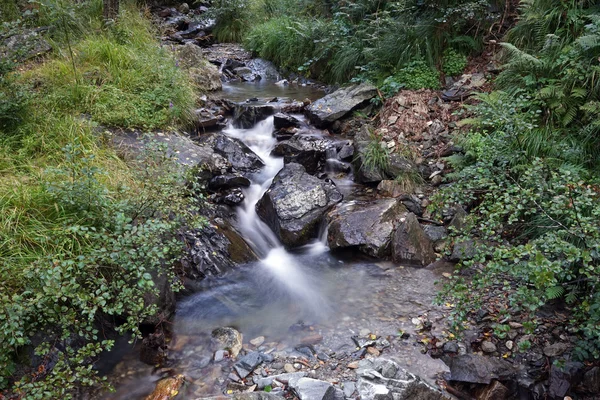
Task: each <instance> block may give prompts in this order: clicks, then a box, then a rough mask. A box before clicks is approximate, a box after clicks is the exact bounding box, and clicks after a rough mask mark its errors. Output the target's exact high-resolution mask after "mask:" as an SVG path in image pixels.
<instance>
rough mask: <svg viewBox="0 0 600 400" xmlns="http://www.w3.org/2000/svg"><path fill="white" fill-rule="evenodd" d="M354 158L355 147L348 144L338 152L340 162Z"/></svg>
mask: <svg viewBox="0 0 600 400" xmlns="http://www.w3.org/2000/svg"><path fill="white" fill-rule="evenodd" d="M352 156H354V146H353V145H351V144H346V145H344V146H342V148H341V149H340V151H339V152H338V158H339V159H340V160H348V159H350V158H352Z"/></svg>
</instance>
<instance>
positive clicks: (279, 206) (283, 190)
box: [256, 163, 342, 247]
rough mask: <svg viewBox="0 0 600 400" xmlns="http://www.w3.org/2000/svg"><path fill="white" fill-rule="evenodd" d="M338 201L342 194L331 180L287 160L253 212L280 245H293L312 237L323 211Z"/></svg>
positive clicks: (300, 244)
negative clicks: (313, 174) (268, 227)
mask: <svg viewBox="0 0 600 400" xmlns="http://www.w3.org/2000/svg"><path fill="white" fill-rule="evenodd" d="M341 200H342V194H341V193H340V191H339V190H338V189H337V188H336V187H335V185H334V184H333V183H331V182H326V181H322V180H320V179H318V178H316V177H314V176H312V175H309V174H307V173H306V170H305V168H304V167H303V166H302V165H300V164H295V163H291V164H288V165H286V166H285V167H284V168H283V169H282V170H281V171H280V172H279V173H278V174H277V175H276V176H275V178H274V179H273V183H272V184H271V187H270V188H269V189H268V190H267V191H266V192H265V194H264V195H263V197H262V198H261V199H260V200H259V201H258V204H257V205H256V211H257V213H258V215H259V216H260V218H261V219H262V220H263V221H265V222H266V223H267V225H269V226H270V227H271V229H272V230H273V232H275V234H276V235H277V236H278V237H279V238H280V239H281V241H282V243H283V244H284V245H286V246H288V247H295V246H302V245H304V244H306V243H308V242H309V241H310V240H311V239H313V238H315V237H316V235H317V231H318V228H319V224H320V223H321V221H322V219H323V216H324V214H325V213H326V212H327V211H328V210H329V209H330V208H331V207H333V206H334V205H335V204H336V203H338V202H340V201H341Z"/></svg>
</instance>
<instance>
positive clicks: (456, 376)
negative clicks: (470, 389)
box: [442, 354, 518, 385]
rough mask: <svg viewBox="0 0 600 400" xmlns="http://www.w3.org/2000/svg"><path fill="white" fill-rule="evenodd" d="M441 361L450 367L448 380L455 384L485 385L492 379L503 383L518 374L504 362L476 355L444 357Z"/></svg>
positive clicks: (511, 366) (509, 364)
mask: <svg viewBox="0 0 600 400" xmlns="http://www.w3.org/2000/svg"><path fill="white" fill-rule="evenodd" d="M442 360H443V361H444V363H446V365H448V367H450V380H451V381H457V382H466V383H481V384H486V385H487V384H489V383H490V382H491V381H492V380H493V379H497V380H501V381H505V380H509V379H511V378H514V377H515V376H516V374H517V372H518V371H517V369H516V368H515V366H514V365H513V364H511V363H509V362H508V361H506V360H503V359H499V358H493V357H487V356H481V355H477V354H464V355H461V356H455V357H449V356H446V357H443V358H442Z"/></svg>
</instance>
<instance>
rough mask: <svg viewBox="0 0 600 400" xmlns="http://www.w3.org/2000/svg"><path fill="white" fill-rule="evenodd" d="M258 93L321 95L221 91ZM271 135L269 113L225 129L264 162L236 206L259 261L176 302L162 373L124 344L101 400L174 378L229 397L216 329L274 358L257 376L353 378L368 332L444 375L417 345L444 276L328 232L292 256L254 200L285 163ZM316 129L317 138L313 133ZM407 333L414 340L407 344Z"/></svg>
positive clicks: (398, 355)
mask: <svg viewBox="0 0 600 400" xmlns="http://www.w3.org/2000/svg"><path fill="white" fill-rule="evenodd" d="M258 95H260V96H261V97H271V96H274V97H275V96H276V97H289V98H298V99H303V98H307V97H308V98H312V99H314V98H316V97H318V96H321V95H322V93H315V91H314V90H312V91H311V89H310V88H302V87H300V88H299V87H297V86H294V87H287V86H286V87H280V86H277V87H275V85H269V86H264V85H263V86H261V85H258V84H229V85H225V88H224V93H223V96H224V97H228V98H231V99H232V100H235V101H240V100H241V99H245V98H249V97H255V96H257V97H258ZM273 131H274V126H273V117H269V118H267V119H266V120H263V121H260V122H258V123H257V124H256V125H255V126H254V127H252V128H251V129H236V128H233V127H232V126H229V127H227V128H226V129H224V131H223V133H224V134H226V135H228V136H230V137H234V138H237V139H240V140H242V141H243V142H244V143H245V144H246V145H248V147H250V149H252V150H253V151H254V152H255V153H256V154H257V155H258V156H260V158H261V159H262V160H263V162H264V164H265V166H264V168H263V169H262V170H261V171H260V172H259V173H256V174H254V175H253V176H252V179H251V185H250V186H249V187H247V188H245V189H244V195H245V201H244V203H243V204H242V205H240V206H238V208H237V215H238V230H239V231H240V233H241V235H242V236H243V238H244V239H245V240H246V241H247V243H248V244H249V245H250V247H251V248H252V249H253V250H254V252H255V253H256V254H257V255H258V256H259V258H260V261H258V262H254V263H250V264H247V265H243V266H240V267H239V268H237V269H235V270H234V271H232V272H230V273H228V274H226V275H225V276H223V277H211V278H207V279H205V280H203V281H202V282H200V283H199V284H198V288H199V289H200V290H199V291H198V292H197V293H195V294H193V295H191V296H189V297H187V298H185V299H183V300H182V301H180V302H179V303H178V308H177V312H176V316H175V318H174V320H173V326H172V331H173V334H174V342H173V343H171V344H170V346H169V347H170V349H169V360H168V362H167V365H166V366H165V367H164V368H158V369H157V368H154V367H152V366H148V365H146V364H143V363H142V362H140V361H139V353H138V351H136V349H135V347H134V348H133V349H132V348H131V346H130V345H127V344H126V343H125V341H123V343H118V344H117V346H116V347H115V350H113V352H111V355H110V357H109V358H110V363H109V364H110V366H111V367H110V368H107V367H104V369H106V370H105V371H101V372H103V373H106V375H107V378H108V380H109V381H110V382H111V383H112V384H113V385H114V386H115V388H116V391H115V392H114V393H110V394H107V395H104V396H102V397H101V398H103V399H114V400H117V399H127V400H135V399H144V398H145V397H146V396H147V395H148V394H149V393H151V392H152V390H153V389H154V387H155V385H156V381H157V380H159V379H160V378H162V377H164V376H166V375H172V374H184V375H185V376H186V382H187V384H186V385H185V386H184V388H183V389H182V390H181V393H180V395H179V396H178V397H177V398H186V399H188V398H189V399H195V398H203V397H209V396H216V395H222V394H224V393H227V390H228V387H229V386H228V384H230V382H231V380H232V378H231V375H230V373H231V372H232V370H233V369H232V366H233V363H234V362H235V360H231V359H227V358H226V359H224V360H218V361H217V360H215V352H214V347H213V346H212V345H211V332H212V331H213V329H215V328H218V327H224V326H230V327H234V328H235V329H237V330H238V331H239V332H241V333H242V335H243V343H244V350H245V351H252V350H258V351H261V352H263V353H264V354H267V355H269V358H270V361H265V363H264V364H263V365H262V366H261V367H259V368H258V369H257V370H255V372H254V374H255V375H262V376H266V375H267V374H268V373H269V371H272V370H278V369H281V365H277V364H283V363H285V364H291V365H292V366H294V368H296V369H297V370H302V371H305V372H307V373H308V374H309V376H311V377H314V378H316V379H324V380H327V379H330V380H336V381H351V380H352V379H353V375H352V371H351V370H349V369H348V368H346V364H348V362H349V361H351V360H352V359H353V357H354V355H353V354H354V353H355V352H356V351H357V346H356V344H355V342H354V341H353V340H352V336H357V335H360V336H364V335H365V334H367V335H368V334H373V335H376V336H377V337H380V338H384V339H385V340H386V341H387V342H386V343H388V344H389V345H388V346H387V347H386V348H385V350H384V354H385V355H386V357H390V358H393V359H394V360H395V361H396V362H398V364H399V365H400V366H403V367H405V368H406V369H407V370H409V371H410V372H412V373H414V374H416V375H419V376H421V378H423V379H424V380H426V381H428V382H430V383H432V384H433V383H435V380H436V377H437V376H438V375H439V374H440V373H443V372H444V371H447V367H446V366H445V365H444V364H443V363H442V362H441V361H439V360H434V359H432V358H430V357H429V356H427V355H425V354H423V353H422V352H421V350H422V347H421V346H419V345H418V344H417V341H416V340H415V339H414V335H417V336H418V331H417V325H418V321H419V317H421V318H426V319H428V320H430V321H432V322H433V326H434V327H433V330H434V332H433V333H434V334H435V335H437V336H442V333H441V330H442V327H443V319H442V313H441V309H439V308H437V307H436V306H434V305H433V300H434V296H435V293H436V287H435V285H434V282H435V281H436V280H438V279H439V278H440V276H439V273H438V272H435V271H432V270H428V269H423V268H412V267H409V266H406V265H398V264H394V263H391V262H386V261H380V260H374V259H370V258H368V257H367V256H365V255H361V254H359V253H357V252H343V253H336V254H332V253H331V252H330V251H329V249H328V248H327V245H326V242H325V236H326V227H322V229H321V233H320V237H318V238H315V239H314V241H313V242H312V243H310V244H308V245H306V246H303V247H301V248H299V249H295V250H293V251H288V250H286V249H285V248H284V246H283V245H282V244H281V243H280V242H279V240H278V238H277V237H276V235H275V234H274V233H273V232H272V231H271V229H270V228H269V227H268V226H267V225H266V224H265V223H264V222H263V221H262V220H261V219H260V218H259V217H258V215H257V213H256V210H255V206H256V203H257V202H258V200H259V199H260V198H261V196H262V195H263V194H264V192H265V191H266V190H267V189H268V188H269V186H270V184H271V182H272V180H273V178H274V177H275V175H276V174H277V172H278V171H279V170H281V168H283V159H281V158H276V157H273V156H271V150H272V149H273V147H274V146H275V145H276V143H277V142H276V139H275V138H274V137H273ZM311 132H313V133H314V134H319V131H317V130H316V129H314V128H311ZM334 181H336V183H337V184H338V187H340V190H341V191H342V193H343V194H344V196H345V197H346V196H350V195H351V192H352V188H353V186H354V184H353V183H351V181H350V180H348V179H347V178H345V179H341V180H340V181H339V182H338V181H337V180H334ZM403 333H408V334H410V335H411V338H410V339H409V340H407V339H406V338H405V336H402V335H403ZM311 335H312V336H315V335H317V336H320V337H322V339H320V340H319V341H318V343H316V344H315V345H314V346H313V350H314V351H315V354H316V355H317V357H318V360H316V359H315V360H314V361H315V362H314V363H311V364H314V365H317V366H318V367H317V368H313V367H311V368H308V367H306V366H305V365H304V364H302V363H298V362H295V361H297V360H302V359H306V358H308V359H309V360H310V359H311V355H309V354H307V353H306V351H305V349H303V347H302V346H299V345H300V344H301V343H306V338H307V337H310V336H311ZM255 338H256V340H253V339H255ZM250 340H252V341H253V343H255V344H250ZM256 343H258V344H256ZM312 357H313V358H314V356H312ZM278 367H279V368H278ZM354 379H355V378H354Z"/></svg>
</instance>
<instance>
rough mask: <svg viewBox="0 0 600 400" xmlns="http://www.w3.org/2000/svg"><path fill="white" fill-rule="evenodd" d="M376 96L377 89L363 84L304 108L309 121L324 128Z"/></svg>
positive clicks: (338, 91) (336, 92)
mask: <svg viewBox="0 0 600 400" xmlns="http://www.w3.org/2000/svg"><path fill="white" fill-rule="evenodd" d="M375 96H377V88H375V87H374V86H372V85H369V84H366V83H363V84H360V85H354V86H350V87H347V88H343V89H339V90H336V91H335V92H333V93H331V94H329V95H327V96H325V97H323V98H321V99H319V100H317V101H315V102H314V103H312V104H310V105H309V106H308V107H306V111H307V114H308V117H309V119H310V121H311V122H312V123H313V124H314V125H315V126H317V127H325V126H327V125H329V124H332V123H333V122H335V121H337V120H338V119H340V118H342V117H344V116H345V115H347V114H348V113H350V112H351V111H352V110H354V109H356V108H358V107H360V106H361V105H363V104H364V103H366V102H368V101H369V100H371V99H372V98H373V97H375Z"/></svg>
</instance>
